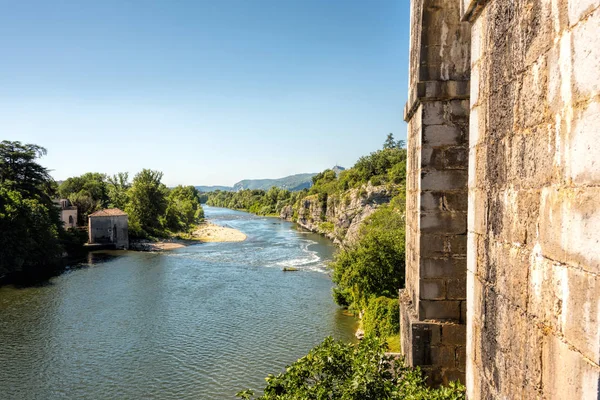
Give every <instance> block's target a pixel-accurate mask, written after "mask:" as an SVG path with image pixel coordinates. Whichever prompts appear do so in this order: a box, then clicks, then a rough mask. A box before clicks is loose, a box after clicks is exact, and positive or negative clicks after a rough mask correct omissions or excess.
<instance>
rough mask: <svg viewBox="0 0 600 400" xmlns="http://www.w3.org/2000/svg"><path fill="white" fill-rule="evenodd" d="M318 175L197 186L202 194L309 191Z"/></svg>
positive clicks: (336, 169)
mask: <svg viewBox="0 0 600 400" xmlns="http://www.w3.org/2000/svg"><path fill="white" fill-rule="evenodd" d="M331 169H332V170H334V171H335V173H336V174H338V175H339V173H340V172H342V171H344V168H343V167H340V166H339V165H336V166H334V167H333V168H331ZM315 175H316V173H313V174H296V175H290V176H286V177H284V178H279V179H244V180H243V181H239V182H238V183H236V184H235V185H233V187H230V186H196V189H198V190H199V191H201V192H212V191H215V190H223V191H227V192H231V191H233V192H237V191H238V190H243V189H260V190H269V189H271V188H272V187H273V186H275V187H278V188H281V189H287V190H289V191H292V192H295V191H299V190H302V189H308V188H310V187H311V186H312V177H313V176H315Z"/></svg>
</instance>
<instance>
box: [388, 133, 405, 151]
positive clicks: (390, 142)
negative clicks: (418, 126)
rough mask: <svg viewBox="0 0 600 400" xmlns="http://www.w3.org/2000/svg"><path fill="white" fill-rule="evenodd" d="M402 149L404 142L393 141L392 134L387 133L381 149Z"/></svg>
mask: <svg viewBox="0 0 600 400" xmlns="http://www.w3.org/2000/svg"><path fill="white" fill-rule="evenodd" d="M403 147H404V140H398V141H396V140H394V134H393V133H388V135H387V138H386V139H385V142H384V143H383V149H384V150H386V149H401V148H403Z"/></svg>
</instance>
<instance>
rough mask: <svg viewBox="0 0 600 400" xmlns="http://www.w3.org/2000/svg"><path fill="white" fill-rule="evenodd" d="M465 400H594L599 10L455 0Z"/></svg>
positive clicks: (586, 2) (550, 2) (599, 312)
mask: <svg viewBox="0 0 600 400" xmlns="http://www.w3.org/2000/svg"><path fill="white" fill-rule="evenodd" d="M463 11H464V12H465V16H464V17H465V19H466V20H468V21H470V22H471V24H472V28H471V37H472V46H471V118H470V140H469V148H470V155H469V165H470V171H469V242H468V275H467V277H468V286H467V298H468V306H467V310H468V318H467V322H468V327H467V347H468V348H467V357H468V360H467V387H468V394H469V398H471V399H478V398H514V396H518V397H521V398H537V397H542V398H548V399H598V398H599V393H600V392H599V391H598V390H599V387H598V380H599V374H600V369H599V367H598V363H599V362H600V329H599V326H600V325H599V323H600V241H599V240H600V234H599V233H598V232H599V229H600V145H599V141H600V134H599V130H600V1H598V0H502V1H499V0H496V1H489V2H485V1H471V2H469V1H464V2H463Z"/></svg>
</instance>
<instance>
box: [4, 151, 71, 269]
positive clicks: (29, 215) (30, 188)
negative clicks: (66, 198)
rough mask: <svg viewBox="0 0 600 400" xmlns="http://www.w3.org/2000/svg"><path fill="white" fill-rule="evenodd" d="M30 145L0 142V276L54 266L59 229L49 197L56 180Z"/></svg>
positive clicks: (59, 250)
mask: <svg viewBox="0 0 600 400" xmlns="http://www.w3.org/2000/svg"><path fill="white" fill-rule="evenodd" d="M45 154H46V150H45V149H44V148H43V147H40V146H37V145H33V144H22V143H20V142H10V141H6V140H5V141H2V142H1V143H0V277H2V276H4V275H6V274H10V273H13V272H24V273H27V272H29V271H31V270H32V269H34V268H48V267H51V266H54V264H56V263H57V262H58V260H59V259H60V256H61V254H62V249H63V248H62V246H61V240H62V239H63V238H64V234H65V232H64V229H63V225H62V222H61V220H60V217H59V212H58V208H57V207H56V206H55V204H54V203H53V201H52V198H53V197H54V195H55V190H56V184H55V182H54V181H53V180H52V178H51V177H50V174H49V173H48V170H47V169H46V168H44V167H43V166H41V165H40V164H39V163H38V162H37V159H38V158H40V157H42V156H44V155H45Z"/></svg>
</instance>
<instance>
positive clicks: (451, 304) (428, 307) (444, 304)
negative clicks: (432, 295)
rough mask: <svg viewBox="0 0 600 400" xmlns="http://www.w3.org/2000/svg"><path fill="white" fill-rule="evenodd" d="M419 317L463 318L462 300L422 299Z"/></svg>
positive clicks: (454, 319)
mask: <svg viewBox="0 0 600 400" xmlns="http://www.w3.org/2000/svg"><path fill="white" fill-rule="evenodd" d="M418 315H419V319H421V320H425V319H438V320H451V321H460V320H461V302H460V301H458V300H421V301H419V313H418Z"/></svg>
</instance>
